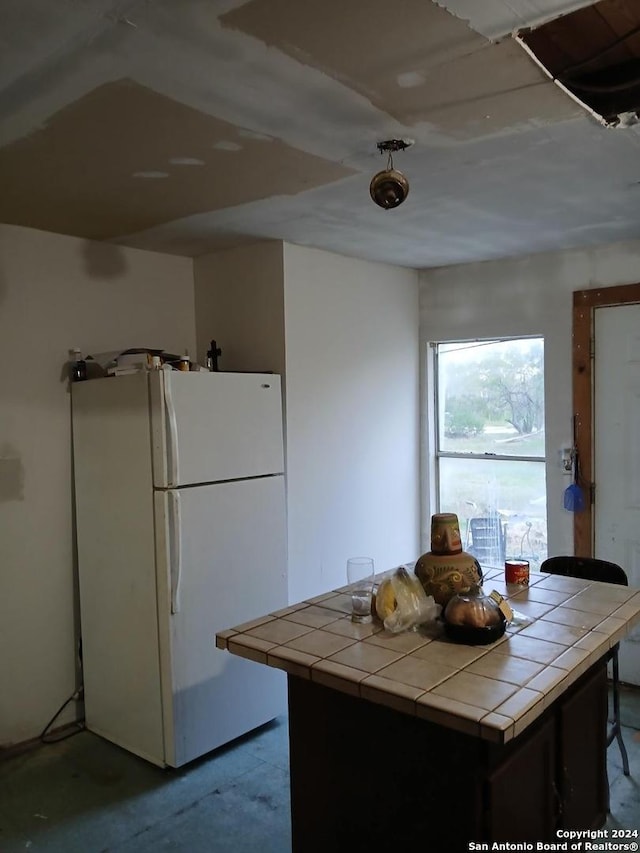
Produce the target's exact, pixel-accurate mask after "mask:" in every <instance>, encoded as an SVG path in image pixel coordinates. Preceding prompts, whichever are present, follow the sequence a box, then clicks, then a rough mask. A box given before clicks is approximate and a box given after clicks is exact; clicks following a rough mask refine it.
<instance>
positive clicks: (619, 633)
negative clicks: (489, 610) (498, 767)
mask: <svg viewBox="0 0 640 853" xmlns="http://www.w3.org/2000/svg"><path fill="white" fill-rule="evenodd" d="M408 568H409V566H408ZM388 574H389V573H388V572H386V573H383V574H381V575H379V576H377V577H376V580H377V581H378V582H379V581H380V580H381V579H382V578H383V577H385V575H388ZM483 588H484V590H485V592H491V590H493V589H496V590H497V591H498V592H500V593H501V594H502V595H504V596H505V597H506V598H508V599H509V601H510V603H511V606H512V608H513V609H514V611H516V612H517V613H520V614H524V615H525V616H526V617H527V618H528V619H531V622H530V623H528V624H526V625H522V626H516V625H509V626H508V627H507V631H506V633H505V635H504V636H503V637H502V638H501V639H499V640H498V641H496V642H495V643H492V644H491V645H488V646H467V645H461V644H459V643H453V642H451V641H449V640H447V639H446V638H445V637H444V636H443V635H442V633H441V629H439V628H438V627H437V626H436V625H435V624H431V625H430V626H425V627H424V628H420V629H419V630H418V631H411V632H405V633H400V634H391V633H389V632H387V631H385V629H384V626H383V625H382V623H381V622H379V621H377V620H375V619H374V621H373V622H372V623H371V624H368V625H361V624H357V623H354V622H352V621H351V618H350V614H351V597H350V596H349V595H348V594H347V591H348V587H341V588H340V589H336V590H333V591H332V592H328V593H325V594H324V595H318V596H316V597H314V598H311V599H309V600H308V601H303V602H301V603H300V604H294V605H292V606H291V607H286V608H284V609H283V610H279V611H277V612H275V613H270V614H268V615H266V616H263V617H262V618H260V619H254V620H253V621H251V622H246V623H245V624H243V625H238V626H237V627H235V628H232V629H230V630H228V631H220V632H219V633H218V634H217V635H216V645H217V647H218V648H219V649H227V650H228V651H230V652H231V653H232V654H235V655H239V656H240V657H244V658H249V659H250V660H253V661H257V662H258V663H262V664H266V665H267V666H272V667H276V668H278V669H283V670H285V671H286V672H287V673H289V674H290V675H295V676H298V677H299V678H308V679H311V680H312V681H315V682H317V683H319V684H324V685H325V686H327V687H331V688H333V689H335V690H340V691H342V692H343V693H349V694H351V695H353V696H359V697H361V698H363V699H367V700H369V701H371V702H377V703H380V704H382V705H388V706H390V707H391V708H394V709H395V710H397V711H400V712H402V713H406V714H411V715H416V716H418V717H422V718H424V719H425V720H430V721H432V722H434V723H438V724H440V725H443V726H447V727H448V728H452V729H456V730H458V731H461V732H465V733H467V734H471V735H474V736H478V737H481V738H483V739H485V740H489V741H493V742H495V743H506V742H507V741H509V740H511V739H512V738H514V737H516V736H517V735H519V734H520V732H522V731H523V730H524V729H525V728H526V727H527V726H528V725H530V723H532V722H533V720H535V719H536V717H538V716H539V715H540V714H541V713H542V712H543V711H544V710H545V709H546V708H547V707H549V705H550V704H551V703H552V702H553V701H554V700H555V699H556V698H557V697H558V696H559V695H560V694H561V693H563V692H564V691H565V690H566V689H567V687H569V686H570V685H571V684H572V683H573V682H574V681H576V680H577V679H578V678H579V677H580V676H581V675H582V674H583V673H584V672H586V670H587V669H588V668H589V667H590V666H591V665H592V664H593V663H595V662H596V661H597V660H598V659H599V658H600V657H602V655H604V654H605V652H606V651H607V650H608V649H609V648H611V646H613V645H615V643H617V642H619V641H620V640H621V639H622V638H623V637H624V636H625V635H626V634H627V633H628V632H629V631H630V630H631V628H632V627H633V626H634V625H636V624H637V623H638V622H640V591H639V590H637V589H633V588H631V587H625V586H616V585H614V584H608V583H593V582H591V581H584V580H578V579H576V578H567V577H560V576H557V575H548V574H539V573H535V572H532V573H531V577H530V584H529V586H528V587H522V586H515V585H509V586H507V585H506V584H505V582H504V573H503V572H501V571H491V570H489V571H487V572H486V573H485V579H484V585H483Z"/></svg>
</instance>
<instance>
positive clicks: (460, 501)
mask: <svg viewBox="0 0 640 853" xmlns="http://www.w3.org/2000/svg"><path fill="white" fill-rule="evenodd" d="M439 479H440V507H441V509H442V512H455V513H456V514H457V516H458V520H459V522H460V535H461V536H462V542H463V547H464V549H465V551H469V552H470V553H473V552H474V549H475V550H476V551H477V552H479V553H477V554H476V556H477V557H478V559H479V561H480V563H481V565H483V566H484V567H487V568H502V567H503V566H504V561H505V559H507V560H509V559H514V558H515V559H519V558H523V559H525V560H529V562H530V564H531V568H532V569H534V568H539V566H540V563H541V562H542V560H544V559H546V556H547V498H546V485H545V467H544V465H543V464H541V463H539V462H520V461H517V460H513V461H512V460H507V461H506V460H484V459H461V458H455V457H454V458H451V457H443V458H441V459H440V478H439ZM474 519H475V520H479V521H472V520H474ZM483 519H485V520H486V521H482V520H483ZM500 534H501V535H500ZM501 539H502V541H501ZM480 552H481V553H480Z"/></svg>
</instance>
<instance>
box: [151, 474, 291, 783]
mask: <svg viewBox="0 0 640 853" xmlns="http://www.w3.org/2000/svg"><path fill="white" fill-rule="evenodd" d="M155 500H156V527H157V529H158V532H159V535H158V568H159V578H158V589H159V608H160V613H159V624H160V656H161V660H162V672H163V699H164V702H163V708H164V711H163V718H164V723H165V746H166V755H165V760H166V762H167V764H169V765H172V766H174V767H178V766H180V765H182V764H184V763H185V762H187V761H190V760H192V759H194V758H197V757H198V756H199V755H202V754H204V753H205V752H208V751H209V750H211V749H214V748H215V747H218V746H221V745H222V744H224V743H227V742H228V741H230V740H232V739H233V738H235V737H238V736H239V735H242V734H244V733H245V732H247V731H250V730H251V729H253V728H255V727H256V726H259V725H261V724H262V723H265V722H267V721H268V720H271V719H273V718H274V717H275V716H277V715H278V714H280V713H282V712H283V711H284V710H285V708H286V691H285V683H284V674H283V673H281V672H279V671H277V670H274V669H271V668H269V667H267V666H264V665H262V664H258V663H254V662H252V661H248V660H244V659H241V658H238V657H236V656H235V655H231V654H229V652H226V651H221V650H219V649H217V648H216V645H215V635H216V632H217V631H220V630H224V629H225V628H229V627H232V626H234V625H238V624H240V623H242V622H246V621H248V620H251V619H255V618H257V617H259V616H262V615H263V614H265V613H269V612H270V611H273V610H278V609H280V608H282V607H284V606H286V600H287V579H286V544H285V510H284V483H283V477H282V476H276V477H264V478H260V479H258V480H243V481H236V482H227V483H216V484H212V485H204V486H198V487H196V488H187V489H181V490H168V491H158V492H156V496H155Z"/></svg>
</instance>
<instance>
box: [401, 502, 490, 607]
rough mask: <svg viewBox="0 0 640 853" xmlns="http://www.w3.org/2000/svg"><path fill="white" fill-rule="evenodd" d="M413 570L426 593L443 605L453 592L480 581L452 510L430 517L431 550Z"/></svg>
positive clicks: (420, 559)
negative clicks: (463, 546)
mask: <svg viewBox="0 0 640 853" xmlns="http://www.w3.org/2000/svg"><path fill="white" fill-rule="evenodd" d="M415 573H416V575H417V576H418V578H419V579H420V583H421V584H422V586H423V587H424V591H425V592H426V594H427V595H432V596H433V598H434V599H435V600H436V601H437V603H438V604H441V605H442V606H443V607H445V606H446V605H447V603H448V601H449V599H450V598H452V597H453V596H454V595H456V594H457V593H466V592H469V590H470V589H471V588H472V587H473V586H474V585H476V584H480V583H482V569H481V568H480V564H479V563H478V561H477V560H476V558H475V557H474V556H472V555H471V554H468V553H467V552H466V551H463V550H462V542H461V539H460V525H459V523H458V516H457V515H456V514H455V513H452V512H450V513H438V514H436V515H433V516H432V517H431V551H429V552H428V553H426V554H423V555H422V556H421V557H420V558H419V559H418V561H417V562H416V565H415Z"/></svg>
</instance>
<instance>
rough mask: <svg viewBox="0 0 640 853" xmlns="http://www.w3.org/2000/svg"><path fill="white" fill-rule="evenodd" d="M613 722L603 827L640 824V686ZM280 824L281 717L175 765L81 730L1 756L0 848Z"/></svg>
mask: <svg viewBox="0 0 640 853" xmlns="http://www.w3.org/2000/svg"><path fill="white" fill-rule="evenodd" d="M622 722H623V724H624V730H623V735H624V740H625V743H626V746H627V751H628V753H629V761H630V765H631V777H625V776H623V774H622V764H621V761H620V752H619V750H618V746H617V744H612V745H611V746H610V747H609V750H608V772H609V780H610V787H611V814H610V816H609V819H608V821H607V826H608V827H610V828H613V827H616V828H624V829H640V690H623V691H622ZM289 821H290V811H289V775H288V728H287V719H286V717H281V718H278V719H277V720H275V721H273V722H272V723H270V724H268V725H267V726H264V727H262V728H261V729H259V730H258V731H257V732H255V733H254V734H252V735H248V736H246V737H244V738H240V739H239V740H238V741H235V742H234V743H233V744H231V745H229V746H227V747H224V748H222V749H220V750H217V751H216V752H214V753H212V754H211V755H209V756H207V757H206V758H204V759H201V760H199V761H196V762H193V763H192V764H190V765H189V766H188V767H187V768H183V769H180V770H170V771H168V770H161V769H159V768H157V767H154V766H152V765H150V764H147V763H146V762H145V761H142V760H141V759H138V758H136V757H135V756H133V755H130V754H129V753H127V752H125V751H124V750H121V749H119V748H118V747H115V746H113V745H112V744H110V743H108V742H106V741H104V740H102V739H101V738H99V737H97V736H95V735H93V734H90V733H89V732H82V733H81V734H78V735H75V736H74V737H71V738H69V739H67V740H64V741H61V742H59V743H57V744H47V745H45V746H41V747H38V748H36V749H33V750H31V751H29V752H25V753H23V754H21V755H15V756H13V757H11V758H7V759H5V760H3V761H2V762H0V853H17V851H24V850H25V849H29V848H31V849H32V850H34V851H46V852H47V853H76V851H77V853H107V851H117V853H152V851H154V852H155V851H158V850H178V851H185V853H187V851H188V853H253V852H254V851H260V853H288V851H290V849H291V832H290V825H289Z"/></svg>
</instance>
